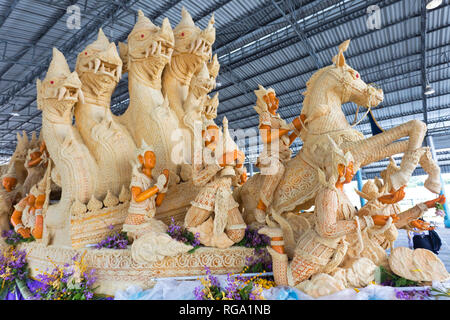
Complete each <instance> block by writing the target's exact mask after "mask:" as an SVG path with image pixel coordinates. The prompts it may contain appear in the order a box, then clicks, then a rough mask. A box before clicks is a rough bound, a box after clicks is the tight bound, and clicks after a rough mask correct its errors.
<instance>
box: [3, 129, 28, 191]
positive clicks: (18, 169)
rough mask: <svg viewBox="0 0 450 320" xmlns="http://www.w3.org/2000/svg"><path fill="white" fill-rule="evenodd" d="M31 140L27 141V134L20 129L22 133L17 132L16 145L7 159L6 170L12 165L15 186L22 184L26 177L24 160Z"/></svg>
mask: <svg viewBox="0 0 450 320" xmlns="http://www.w3.org/2000/svg"><path fill="white" fill-rule="evenodd" d="M32 142H33V141H29V139H28V135H27V133H26V132H25V131H22V135H20V133H19V132H17V145H16V149H15V150H14V153H13V155H12V156H11V160H9V164H8V168H7V169H6V171H8V170H9V169H11V167H14V172H15V174H16V177H17V187H18V186H22V185H23V183H24V181H25V179H26V177H27V169H26V168H25V161H26V157H27V154H28V150H29V149H30V146H32V145H33V143H32Z"/></svg>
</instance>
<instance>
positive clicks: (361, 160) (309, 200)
mask: <svg viewBox="0 0 450 320" xmlns="http://www.w3.org/2000/svg"><path fill="white" fill-rule="evenodd" d="M349 43H350V41H345V42H344V43H343V44H341V45H340V46H339V53H338V55H337V56H336V57H335V58H334V59H333V64H332V65H330V66H328V67H325V68H322V69H320V70H319V71H317V72H315V73H314V74H313V76H312V77H311V78H310V80H309V81H308V82H307V84H306V88H307V90H306V92H305V93H304V95H305V99H304V101H303V108H302V112H301V114H302V115H303V116H302V118H300V117H299V118H296V119H295V120H294V124H295V127H296V129H297V130H298V129H300V128H301V132H300V137H301V139H302V140H303V147H302V149H301V150H300V152H299V153H298V154H297V155H296V156H295V157H294V158H293V159H291V160H290V161H288V162H287V163H286V171H285V174H284V175H283V177H282V179H281V181H280V183H279V185H278V188H277V189H276V190H275V193H274V196H273V197H274V198H273V202H272V204H271V206H270V208H268V209H267V210H266V211H267V212H270V211H271V210H273V211H275V212H278V213H280V214H281V213H285V212H289V211H294V212H298V211H300V210H301V209H307V208H309V207H310V206H311V205H313V204H314V202H313V199H314V197H315V196H316V194H317V192H318V190H319V184H318V176H317V168H318V167H320V166H322V164H323V162H324V161H325V159H326V158H327V157H328V153H327V152H323V150H322V149H321V148H320V145H321V144H326V143H327V142H326V140H327V139H328V138H327V137H326V136H327V135H329V136H330V137H331V138H332V139H333V140H334V141H335V143H336V144H337V145H338V146H339V147H340V148H341V149H342V150H343V151H344V152H347V151H350V152H351V153H352V155H353V157H354V160H355V161H354V162H355V163H354V165H355V170H357V169H358V168H360V167H363V166H365V165H367V164H369V163H372V162H375V161H378V160H381V159H384V158H386V157H388V156H391V155H393V154H397V153H401V152H405V155H404V157H403V160H402V164H401V169H400V171H398V172H397V173H395V174H394V175H392V176H391V182H390V183H391V185H392V190H388V191H389V192H391V191H392V192H395V191H397V190H398V189H399V188H400V187H401V186H403V185H405V184H406V182H407V181H408V179H409V177H410V176H411V174H412V172H413V170H414V168H415V167H416V165H417V164H418V163H420V165H421V166H422V167H423V168H424V170H425V171H426V172H427V173H428V174H429V177H428V178H427V180H426V183H425V186H426V187H427V188H428V189H429V190H430V191H432V192H437V193H438V192H439V191H440V183H439V167H438V166H437V165H436V163H435V162H434V161H433V159H432V158H431V156H430V153H429V151H427V150H426V149H422V148H421V144H422V141H423V138H424V134H425V131H426V127H425V124H424V123H422V122H421V121H418V120H412V121H409V122H407V123H405V124H402V125H400V126H398V127H394V128H392V129H389V130H386V131H384V132H382V133H380V134H377V135H376V136H373V137H370V138H367V139H364V136H363V135H362V134H361V133H360V132H359V131H357V130H355V129H354V125H350V124H349V123H348V122H347V120H346V118H345V115H344V113H343V112H342V108H341V107H342V104H343V103H346V102H349V101H351V102H355V103H356V104H358V105H361V106H365V107H368V108H373V107H376V106H377V105H378V104H379V103H380V102H381V101H382V100H383V92H382V90H381V89H375V88H374V87H372V86H370V85H367V84H366V83H364V82H363V81H362V80H361V77H360V75H359V73H358V72H357V71H356V70H354V69H352V68H351V67H350V66H349V65H347V63H346V61H345V57H344V52H345V51H346V49H347V47H348V45H349ZM357 123H358V122H356V124H357ZM402 137H408V138H409V139H406V140H402V141H397V140H398V139H399V138H402ZM396 141H397V142H396ZM319 150H322V151H319ZM325 151H326V150H325ZM419 151H420V152H419ZM425 151H426V152H425ZM261 185H262V175H254V176H253V177H251V178H250V179H249V180H248V181H247V183H246V184H244V186H243V187H242V188H241V189H240V190H239V191H237V192H236V193H235V196H236V199H237V200H238V201H239V202H240V203H241V206H242V207H243V210H244V212H245V219H246V221H247V222H249V221H251V220H252V219H254V218H253V217H252V216H251V215H252V212H253V211H254V209H255V208H256V206H257V201H258V199H256V200H255V199H254V198H255V197H254V194H255V192H257V190H260V189H261Z"/></svg>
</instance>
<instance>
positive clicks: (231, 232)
mask: <svg viewBox="0 0 450 320" xmlns="http://www.w3.org/2000/svg"><path fill="white" fill-rule="evenodd" d="M223 123H224V135H225V138H227V137H229V136H228V128H227V120H226V118H225V119H224V121H223ZM207 131H208V132H207V133H206V134H205V136H206V137H217V136H219V129H218V127H217V126H216V127H214V126H211V125H210V126H209V129H207ZM207 140H209V141H205V142H204V148H203V147H202V148H198V149H199V150H195V151H194V163H193V183H194V185H196V186H201V187H203V188H202V189H201V190H200V192H199V193H198V195H197V197H196V198H195V199H194V201H192V203H191V204H192V206H191V207H190V208H189V210H188V212H187V213H186V217H185V220H184V225H185V227H186V228H188V230H190V231H191V232H193V233H194V234H195V233H199V235H200V242H201V243H202V244H203V245H205V246H210V247H217V248H228V247H230V246H232V245H233V244H235V243H237V242H239V241H241V240H242V238H243V237H244V235H245V228H246V224H245V223H244V219H243V218H242V215H241V212H240V211H239V204H238V203H237V202H236V201H235V200H234V199H233V195H232V189H231V188H232V185H233V183H234V184H235V185H240V184H242V183H244V182H245V180H246V171H245V167H244V166H243V162H244V159H245V155H244V154H243V153H242V152H241V151H239V150H238V149H237V146H236V145H234V146H235V147H231V148H230V147H225V148H221V147H219V148H217V150H216V147H217V146H218V142H222V140H221V139H217V138H211V139H207ZM218 140H219V141H218ZM224 140H225V143H226V141H229V140H228V139H224ZM225 143H224V145H225ZM202 144H203V142H202ZM219 149H220V151H223V152H220V151H219ZM215 151H219V152H217V154H216V153H215ZM213 214H214V218H213Z"/></svg>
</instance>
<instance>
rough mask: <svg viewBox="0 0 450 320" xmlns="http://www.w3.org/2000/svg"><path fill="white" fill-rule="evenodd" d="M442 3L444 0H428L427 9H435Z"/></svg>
mask: <svg viewBox="0 0 450 320" xmlns="http://www.w3.org/2000/svg"><path fill="white" fill-rule="evenodd" d="M441 3H442V0H429V1H428V2H427V9H428V10H433V9H435V8H437V7H439V6H440V5H441Z"/></svg>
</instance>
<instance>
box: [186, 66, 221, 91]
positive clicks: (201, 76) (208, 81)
mask: <svg viewBox="0 0 450 320" xmlns="http://www.w3.org/2000/svg"><path fill="white" fill-rule="evenodd" d="M215 84H216V81H215V80H214V78H211V77H210V74H209V72H208V68H207V66H206V63H203V64H202V67H201V68H200V71H199V72H198V73H197V74H195V75H194V77H192V80H191V83H190V86H189V91H191V92H192V93H193V94H194V96H195V97H196V98H197V99H199V98H201V97H205V96H206V95H207V94H208V93H209V92H211V90H212V89H214V87H215Z"/></svg>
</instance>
